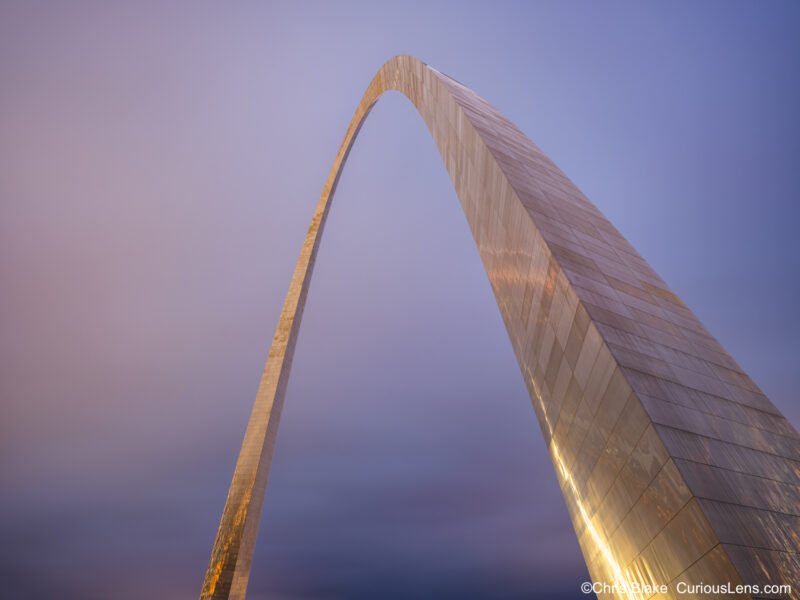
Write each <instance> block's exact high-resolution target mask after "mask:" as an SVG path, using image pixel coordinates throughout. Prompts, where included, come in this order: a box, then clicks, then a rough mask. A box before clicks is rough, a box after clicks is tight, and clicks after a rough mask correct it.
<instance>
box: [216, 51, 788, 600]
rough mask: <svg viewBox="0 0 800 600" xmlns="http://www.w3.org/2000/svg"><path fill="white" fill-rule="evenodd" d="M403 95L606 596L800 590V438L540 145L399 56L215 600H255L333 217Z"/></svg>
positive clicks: (248, 469) (295, 283)
mask: <svg viewBox="0 0 800 600" xmlns="http://www.w3.org/2000/svg"><path fill="white" fill-rule="evenodd" d="M390 89H392V90H397V91H400V92H401V93H403V94H405V95H406V96H407V97H408V98H409V99H410V100H411V102H412V103H413V104H414V105H415V107H416V108H417V110H418V111H419V113H420V115H421V116H422V118H423V119H424V120H425V122H426V124H427V126H428V129H429V130H430V132H431V135H432V136H433V139H434V141H435V143H436V145H437V147H438V148H439V151H440V154H441V156H442V159H443V161H444V163H445V166H446V167H447V170H448V172H449V174H450V177H451V179H452V181H453V183H454V186H455V189H456V192H457V194H458V197H459V200H460V202H461V204H462V207H463V209H464V212H465V215H466V216H467V220H468V222H469V225H470V228H471V230H472V233H473V236H474V238H475V241H476V244H477V246H478V250H479V253H480V256H481V259H482V261H483V263H484V266H485V268H486V272H487V274H488V276H489V280H490V282H491V285H492V288H493V290H494V293H495V297H496V299H497V303H498V306H499V308H500V311H501V313H502V316H503V320H504V322H505V324H506V328H507V330H508V333H509V337H510V338H511V342H512V346H513V348H514V352H515V354H516V356H517V360H518V362H519V365H520V368H521V370H522V373H523V376H524V378H525V382H526V385H527V386H528V390H529V393H530V396H531V400H532V402H533V406H534V409H535V410H536V414H537V417H538V419H539V423H540V425H541V429H542V432H543V434H544V436H545V440H546V442H547V445H548V449H549V451H550V455H551V458H552V460H553V464H554V467H555V469H556V473H557V475H558V478H559V481H560V483H561V488H562V491H563V493H564V499H565V501H566V504H567V507H568V509H569V512H570V516H571V518H572V521H573V525H574V526H575V531H576V534H577V536H578V540H579V542H580V545H581V550H582V551H583V555H584V558H585V559H586V563H587V565H588V567H589V571H590V573H591V575H592V579H593V580H594V581H598V582H606V583H608V584H609V585H616V586H617V592H616V593H610V594H604V595H602V596H605V597H621V598H646V597H649V596H650V594H646V593H641V592H637V589H638V590H641V589H642V586H644V585H649V586H657V585H665V586H667V587H668V592H667V593H665V594H663V595H662V596H660V597H672V596H677V595H678V594H677V592H676V586H677V585H678V583H679V582H683V583H685V584H690V585H691V584H692V583H697V582H701V581H702V582H703V583H706V584H714V583H726V582H730V583H732V584H733V585H736V584H737V583H742V582H744V583H749V584H760V585H762V586H763V585H764V584H765V583H770V584H775V583H789V584H791V583H796V582H798V581H800V538H798V536H797V534H796V533H794V534H791V533H787V531H788V532H792V531H794V532H797V531H800V435H798V433H797V431H796V430H795V429H794V428H793V427H792V426H791V424H789V422H788V421H787V420H786V419H785V418H784V417H783V416H782V415H781V414H780V412H779V411H778V410H777V409H776V408H775V407H774V406H773V405H772V403H771V402H770V401H769V400H768V399H767V398H766V397H765V396H764V394H763V393H762V392H761V391H760V389H759V388H758V387H757V386H756V385H755V384H754V383H753V382H752V381H751V380H750V379H749V378H748V377H747V375H746V374H744V372H743V371H742V369H741V368H740V367H739V366H738V365H737V364H736V362H735V361H734V360H733V359H732V358H731V357H730V356H729V355H728V354H727V353H726V352H725V350H724V349H723V348H722V346H720V345H719V343H718V342H717V341H716V340H715V339H714V338H713V337H712V336H711V335H710V334H709V333H708V332H707V330H706V329H705V328H704V327H703V326H702V324H701V323H700V322H699V321H698V320H697V319H696V318H695V317H694V315H693V314H692V313H691V311H689V310H688V309H687V308H686V307H685V305H684V304H683V303H682V302H681V301H680V299H679V298H678V297H677V296H676V295H675V294H674V293H673V292H672V291H671V290H670V289H669V288H668V286H667V285H666V284H665V283H664V282H663V281H662V280H661V279H660V278H659V277H658V275H657V274H656V273H655V272H654V271H653V270H652V269H651V268H650V267H649V265H648V264H647V263H646V262H645V261H644V260H643V259H642V258H641V257H640V256H639V254H638V253H637V252H636V251H635V250H634V249H633V248H632V247H631V246H630V244H628V242H627V241H626V240H625V239H624V238H623V237H622V236H621V235H620V234H619V232H617V230H616V229H615V228H614V227H613V226H612V225H611V224H610V223H609V222H608V221H607V220H606V219H605V218H604V217H603V215H602V214H601V213H600V212H599V211H598V210H597V209H596V208H595V207H594V206H593V205H592V204H591V203H590V202H589V201H588V200H587V199H586V198H585V197H584V196H583V195H582V194H581V193H580V191H579V190H578V189H577V188H576V187H575V186H574V185H573V184H572V183H571V182H570V181H569V180H568V179H567V178H566V177H565V176H564V175H563V174H562V173H561V171H559V170H558V168H557V167H556V166H555V165H554V164H553V163H552V162H550V161H549V160H548V159H547V158H546V157H545V156H544V154H543V153H542V152H541V151H540V150H539V149H538V148H536V146H535V145H534V144H533V143H532V142H530V140H528V139H527V137H525V135H524V134H522V133H521V132H520V131H519V130H518V129H517V128H516V127H514V125H512V124H511V123H510V122H509V121H508V120H507V119H505V118H504V117H503V116H502V115H501V114H500V113H498V112H497V111H496V110H495V109H494V108H493V107H491V106H490V105H489V104H488V103H486V102H485V101H484V100H482V99H481V98H480V97H478V96H477V95H476V94H475V93H474V92H472V91H471V90H469V89H468V88H466V87H464V86H463V85H461V84H460V83H458V82H456V81H454V80H452V79H450V78H448V77H447V76H445V75H443V74H442V73H440V72H438V71H436V70H435V69H433V68H431V67H429V66H427V65H425V64H424V63H422V62H420V61H418V60H416V59H414V58H412V57H409V56H398V57H395V58H393V59H391V60H389V61H388V62H387V63H386V64H385V65H384V66H383V67H382V68H381V69H380V71H379V72H378V73H377V75H376V76H375V77H374V79H373V80H372V82H371V83H370V85H369V87H368V88H367V91H366V92H365V94H364V97H363V98H362V100H361V103H360V104H359V106H358V108H357V110H356V113H355V115H354V117H353V120H352V121H351V123H350V126H349V127H348V129H347V133H346V134H345V137H344V140H343V141H342V144H341V146H340V148H339V151H338V153H337V155H336V159H335V160H334V163H333V166H332V167H331V171H330V174H329V175H328V179H327V181H326V183H325V187H324V188H323V191H322V195H321V197H320V200H319V203H318V204H317V207H316V210H315V212H314V217H313V219H312V221H311V226H310V227H309V229H308V233H307V234H306V239H305V242H304V243H303V248H302V250H301V253H300V258H299V260H298V263H297V267H296V268H295V271H294V275H293V277H292V281H291V284H290V286H289V292H288V294H287V297H286V301H285V303H284V306H283V310H282V312H281V316H280V320H279V322H278V327H277V330H276V333H275V337H274V339H273V342H272V347H271V348H270V351H269V355H268V358H267V363H266V366H265V368H264V372H263V375H262V378H261V383H260V386H259V389H258V393H257V395H256V400H255V403H254V406H253V411H252V413H251V416H250V420H249V422H248V426H247V430H246V433H245V438H244V442H243V444H242V449H241V452H240V454H239V459H238V461H237V464H236V470H235V472H234V477H233V482H232V483H231V488H230V491H229V494H228V499H227V502H226V504H225V509H224V512H223V515H222V521H221V523H220V528H219V531H218V533H217V538H216V541H215V544H214V549H213V551H212V555H211V561H210V563H209V567H208V570H207V572H206V578H205V582H204V585H203V591H202V593H201V599H212V598H213V599H223V598H224V599H232V598H236V599H241V598H244V595H245V590H246V587H247V580H248V575H249V571H250V564H251V560H252V555H253V549H254V546H255V538H256V532H257V529H258V522H259V519H260V514H261V507H262V501H263V497H264V492H265V489H266V483H267V477H268V474H269V467H270V463H271V459H272V453H273V449H274V446H275V437H276V435H277V428H278V423H279V420H280V414H281V409H282V407H283V400H284V395H285V391H286V384H287V380H288V377H289V371H290V368H291V362H292V355H293V352H294V348H295V343H296V340H297V334H298V330H299V326H300V320H301V317H302V312H303V306H304V303H305V299H306V294H307V292H308V286H309V282H310V278H311V273H312V270H313V266H314V259H315V256H316V253H317V250H318V248H319V241H320V236H321V234H322V230H323V227H324V224H325V218H326V216H327V214H328V210H329V208H330V201H331V198H332V197H333V193H334V191H335V188H336V183H337V181H338V178H339V174H340V173H341V169H342V167H343V165H344V162H345V161H346V159H347V155H348V153H349V150H350V148H351V146H352V144H353V141H354V140H355V138H356V136H357V134H358V130H359V128H360V126H361V124H362V123H363V120H364V118H365V117H366V116H367V114H368V113H369V111H370V109H371V107H372V105H373V104H374V103H375V101H376V100H377V99H378V98H379V97H380V95H381V94H382V93H383V92H384V91H387V90H390ZM532 509H533V507H532ZM636 586H639V587H638V588H637V587H636ZM798 594H800V590H793V591H792V592H791V593H790V594H786V597H791V598H798V597H800V596H798ZM683 597H686V596H685V595H684V596H683ZM742 597H749V595H748V594H743V595H742Z"/></svg>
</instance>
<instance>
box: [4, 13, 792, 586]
mask: <svg viewBox="0 0 800 600" xmlns="http://www.w3.org/2000/svg"><path fill="white" fill-rule="evenodd" d="M67 4H68V3H62V2H53V3H51V4H50V5H48V4H44V3H39V2H31V1H21V2H9V1H7V0H6V1H5V2H3V3H2V5H0V290H2V293H0V401H1V402H2V404H0V410H1V411H2V413H0V476H1V477H2V480H1V481H0V484H1V489H2V490H3V492H2V494H0V540H2V545H0V553H2V554H0V578H2V581H3V589H4V593H7V594H9V597H14V598H23V597H24V598H26V599H30V600H39V599H42V600H44V599H50V598H54V597H59V598H62V599H65V600H73V599H74V600H95V599H97V600H107V599H121V600H127V599H141V598H150V599H154V600H160V599H162V598H163V599H167V598H169V599H175V598H187V599H188V598H194V597H196V596H197V594H198V593H199V590H200V586H201V583H202V577H203V573H204V570H205V567H206V564H207V561H208V557H209V555H210V551H211V544H212V542H213V539H214V535H215V533H216V528H217V525H218V523H219V517H220V514H221V510H222V506H223V503H224V500H225V495H226V493H227V487H228V485H229V483H230V478H231V475H232V473H233V467H234V464H235V460H236V455H237V452H238V447H239V444H240V442H241V438H242V435H243V433H244V427H245V424H246V420H247V416H248V414H249V411H250V408H251V405H252V400H253V396H254V394H255V390H256V387H257V385H258V381H259V377H260V373H261V369H262V367H263V363H264V360H265V358H266V354H267V349H268V345H269V342H270V340H271V337H272V334H273V331H274V328H275V324H276V321H277V317H278V313H279V311H280V307H281V304H282V302H283V297H284V294H285V292H286V288H287V286H288V282H289V278H290V275H291V272H292V269H293V268H294V263H295V261H296V259H297V255H298V253H299V250H300V245H301V243H302V239H303V236H304V234H305V230H306V228H307V226H308V221H309V219H310V217H311V214H312V212H313V207H314V205H315V204H316V202H317V199H318V197H319V193H320V191H321V189H322V185H323V183H324V181H325V178H326V176H327V172H328V169H329V168H330V164H331V162H332V160H333V157H334V155H335V152H336V150H337V148H338V145H339V143H340V141H341V136H342V135H343V134H344V131H345V128H346V126H347V124H348V122H349V120H350V118H351V116H352V113H353V111H354V110H355V107H356V105H357V103H358V101H359V99H360V97H361V94H362V93H363V91H364V89H365V87H366V85H367V84H368V83H369V80H370V79H371V78H372V76H373V75H374V73H375V72H376V71H377V69H378V68H379V67H380V65H381V64H382V63H383V62H384V61H385V60H386V59H388V58H389V57H391V56H393V55H395V54H401V53H403V54H412V55H414V56H416V57H418V58H420V59H421V60H424V61H426V62H428V63H430V64H431V65H433V66H435V67H436V68H438V69H440V70H441V71H443V72H445V73H447V74H449V75H451V76H453V77H455V78H457V79H458V80H459V81H462V82H463V83H465V84H466V85H468V86H469V87H471V88H472V89H474V90H475V91H476V92H478V93H479V94H481V95H482V96H483V97H484V98H486V99H487V100H488V101H489V102H491V103H492V104H494V105H495V106H496V107H497V108H498V109H499V110H500V111H501V112H503V113H504V114H505V115H506V116H508V117H509V118H510V119H511V120H512V121H513V122H514V123H515V124H516V125H517V126H518V127H519V128H520V129H522V130H523V131H524V132H525V133H527V134H528V136H529V137H530V138H531V139H532V140H533V141H534V142H535V143H536V144H538V145H539V146H540V147H541V148H542V149H543V150H544V151H545V152H546V153H547V154H548V155H549V156H550V158H552V159H553V160H554V161H555V162H556V164H558V165H559V166H560V167H561V169H562V170H563V171H564V172H565V173H566V174H567V175H568V176H569V177H570V178H572V180H573V181H574V182H575V183H576V184H577V185H578V187H579V188H581V190H582V191H583V192H584V193H586V194H587V196H588V197H589V198H590V199H592V201H593V202H595V204H596V205H597V206H598V207H599V208H600V209H601V210H602V211H603V212H604V213H605V214H606V215H607V216H608V218H609V219H610V220H611V221H612V222H613V223H614V224H615V225H616V226H617V227H618V228H619V229H620V231H622V233H623V234H624V235H626V236H627V237H628V239H629V240H630V241H631V243H632V244H633V245H634V246H635V247H636V248H637V249H638V250H639V251H640V252H641V253H642V255H643V256H644V257H645V258H646V259H647V260H649V261H650V263H651V264H652V265H653V267H654V268H655V269H656V270H657V271H658V272H659V273H660V274H661V275H662V277H664V279H665V280H666V281H667V282H668V283H669V284H670V285H671V286H672V287H673V288H674V289H675V291H676V292H677V293H678V294H679V295H680V296H681V297H682V298H683V299H684V300H685V302H686V303H687V304H688V305H689V307H691V308H692V309H693V310H694V311H695V313H696V314H697V315H698V316H699V317H700V319H701V320H702V321H703V322H704V323H705V324H706V325H707V326H708V328H709V329H710V330H711V332H712V333H714V334H715V335H716V336H717V337H718V338H719V340H720V341H721V342H722V343H723V345H724V346H725V347H726V348H727V349H728V350H729V351H730V353H731V354H732V355H733V356H734V358H736V360H737V361H739V363H740V364H741V365H742V366H743V367H744V368H745V370H747V371H748V372H749V374H750V375H751V376H752V377H753V379H754V380H755V381H756V382H757V383H758V384H759V385H760V386H761V387H762V388H763V389H764V390H765V392H766V393H767V394H768V395H769V396H770V397H771V398H772V400H773V401H774V402H775V404H776V405H777V406H778V407H779V408H780V409H781V410H783V411H784V413H785V414H786V415H787V416H788V417H789V419H790V420H791V421H792V422H793V423H794V424H795V426H798V425H800V405H799V404H798V403H797V401H796V400H797V392H796V390H797V389H798V388H799V387H800V374H799V373H800V370H798V368H797V364H798V358H800V356H799V355H800V342H798V340H800V319H798V313H797V306H798V305H799V304H800V282H798V273H799V272H800V242H798V241H797V239H798V237H797V232H796V230H797V224H798V217H800V214H799V213H800V209H798V198H800V169H798V160H799V159H800V112H798V109H797V107H798V106H800V37H799V36H798V35H797V31H798V29H799V28H800V5H798V4H797V3H793V2H788V1H786V2H780V1H777V0H776V1H773V2H769V3H758V2H752V3H737V2H728V1H726V2H718V3H714V2H703V3H696V2H683V3H681V2H678V3H676V2H664V3H661V4H655V3H647V5H646V6H645V5H642V4H641V3H635V2H631V3H612V4H609V3H604V4H602V5H601V4H599V3H588V2H587V3H569V2H559V3H556V2H547V3H533V2H526V3H519V4H515V3H510V2H508V3H503V2H483V3H475V2H472V3H468V2H454V3H428V2H426V3H418V4H415V3H413V2H391V3H381V2H374V1H373V2H365V3H363V4H360V3H354V2H321V3H319V4H315V3H303V2H287V3H277V2H252V3H247V2H239V3H235V4H234V3H223V2H213V3H204V2H200V3H198V2H186V3H182V4H181V3H171V4H170V5H169V6H164V5H162V3H161V2H151V3H144V2H136V3H126V4H122V3H114V2H96V3H79V2H73V3H69V6H68V5H67ZM587 576H588V575H587V573H586V569H585V566H584V565H583V562H582V558H581V555H580V551H579V548H578V544H577V541H576V539H575V535H574V533H573V531H572V528H571V525H570V523H569V520H568V517H567V512H566V509H565V508H564V506H563V501H562V499H561V494H560V491H559V489H558V486H557V482H556V477H555V475H554V473H553V470H552V466H551V464H550V461H549V458H548V455H547V452H546V449H545V446H544V442H543V441H542V439H541V434H540V432H539V427H538V425H537V423H536V418H535V415H534V412H533V410H532V408H531V406H530V400H529V399H528V397H527V393H526V391H525V387H524V385H523V382H522V377H521V375H520V374H519V369H518V367H517V364H516V360H515V358H514V356H513V353H512V350H511V346H510V344H509V342H508V339H507V336H506V333H505V330H504V326H503V323H502V320H501V318H500V315H499V312H498V310H497V307H496V305H495V303H494V298H493V296H492V293H491V289H490V287H489V284H488V280H487V278H486V275H485V273H484V272H483V269H482V266H481V264H480V260H479V258H478V254H477V251H476V250H475V247H474V244H473V242H472V239H471V235H470V233H469V230H468V228H467V225H466V221H465V219H464V217H463V215H462V214H461V211H460V208H459V206H458V201H457V198H456V196H455V193H454V192H453V190H452V186H451V184H450V181H449V179H448V176H447V173H446V171H445V169H444V167H443V166H442V164H441V160H440V158H439V155H438V152H437V150H436V148H435V146H434V145H433V143H432V141H431V140H430V137H429V135H428V132H427V130H426V128H425V125H424V123H423V122H422V120H421V119H420V118H419V117H418V115H417V114H416V112H415V111H414V109H413V108H412V106H411V104H410V103H409V102H408V101H406V100H405V99H404V98H403V97H401V96H400V95H397V94H389V95H387V96H386V97H385V98H383V99H382V100H381V101H380V102H379V104H378V105H377V106H376V108H375V109H374V110H373V112H372V114H371V115H370V117H369V119H368V120H367V122H366V124H365V126H364V127H363V129H362V132H361V136H360V138H359V139H358V141H357V143H356V144H355V146H354V149H353V151H352V153H351V155H350V160H349V163H348V165H347V167H346V168H345V170H344V173H343V176H342V178H341V181H340V184H339V187H338V191H337V194H336V198H335V201H334V208H333V210H332V212H331V215H330V218H329V220H328V224H327V227H326V232H325V239H324V240H323V243H322V247H321V252H320V255H319V259H318V262H317V267H316V271H315V278H314V281H313V283H312V286H311V291H310V295H309V299H308V304H307V309H306V313H305V317H304V320H303V328H302V331H301V334H300V338H299V342H298V346H297V354H296V358H295V363H294V367H293V370H292V379H291V383H290V385H289V390H288V393H287V398H286V409H285V412H284V417H283V422H282V424H281V432H280V435H279V438H278V445H277V449H276V453H275V459H274V462H273V469H272V475H271V478H270V485H269V488H268V490H267V498H266V501H265V503H264V514H263V518H262V524H261V533H260V539H259V542H258V545H257V548H256V555H255V559H254V565H253V572H252V577H251V583H250V588H249V589H250V594H249V597H250V598H252V599H254V600H256V599H259V598H267V597H269V598H278V599H294V598H326V599H327V598H357V599H362V598H363V599H367V598H369V599H373V598H398V599H399V598H459V599H461V598H465V599H469V598H550V599H555V598H581V597H582V595H581V594H580V591H579V589H578V588H579V583H580V582H581V581H583V580H584V579H586V578H587Z"/></svg>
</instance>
